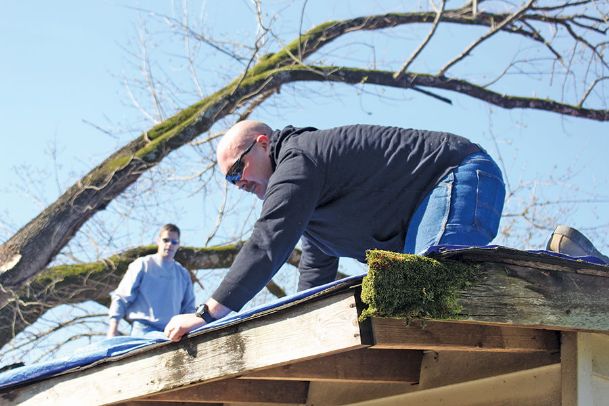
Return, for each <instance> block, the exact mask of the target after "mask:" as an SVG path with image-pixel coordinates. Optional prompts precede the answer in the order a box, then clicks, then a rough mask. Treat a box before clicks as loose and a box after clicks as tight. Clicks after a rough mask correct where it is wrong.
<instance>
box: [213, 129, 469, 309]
mask: <svg viewBox="0 0 609 406" xmlns="http://www.w3.org/2000/svg"><path fill="white" fill-rule="evenodd" d="M480 150H481V149H480V147H478V146H477V145H476V144H473V143H471V142H470V141H468V140H467V139H465V138H463V137H459V136H456V135H453V134H449V133H443V132H432V131H421V130H413V129H403V128H397V127H381V126H370V125H353V126H346V127H338V128H333V129H329V130H317V129H315V128H312V127H307V128H294V127H291V126H288V127H286V128H284V129H283V130H281V131H275V132H274V133H273V135H272V136H271V149H270V156H271V161H272V165H273V170H274V172H273V175H272V176H271V178H270V181H269V185H268V188H267V191H266V195H265V197H264V202H263V205H262V212H261V214H260V218H259V219H258V221H257V222H256V224H255V225H254V230H253V232H252V235H251V237H250V239H249V240H248V241H247V243H246V244H245V245H244V246H243V248H242V249H241V252H239V255H237V258H236V259H235V261H234V263H233V265H232V266H231V269H230V271H229V272H228V274H227V275H226V277H225V278H224V280H223V281H222V283H221V284H220V286H219V287H218V289H217V290H216V291H215V292H214V294H213V295H212V296H213V298H214V299H216V300H217V301H218V302H220V303H222V304H223V305H225V306H227V307H229V308H230V309H232V310H236V311H237V310H240V309H241V307H243V305H244V304H245V303H247V302H248V301H249V300H250V299H251V298H253V297H254V296H255V295H256V294H257V293H258V292H259V291H260V290H261V289H262V288H264V286H265V285H266V283H267V282H268V281H270V280H271V278H272V277H273V275H275V273H276V272H277V271H278V270H279V268H280V267H281V266H282V265H283V263H284V262H285V261H286V260H287V258H288V256H289V255H290V253H291V252H292V250H293V249H294V246H295V245H296V243H297V242H298V240H299V239H300V238H302V258H301V260H300V266H299V269H300V272H301V274H300V283H299V289H305V288H309V287H312V286H316V285H321V284H323V283H327V282H330V281H332V280H334V278H335V277H336V271H337V267H338V257H351V258H356V259H358V260H359V261H362V262H363V261H364V260H365V251H366V250H368V249H373V248H378V249H384V250H390V251H398V252H401V251H402V249H403V246H404V237H405V233H406V230H407V228H408V222H409V220H410V216H411V215H412V213H413V212H414V210H415V209H416V207H417V205H418V204H419V202H420V201H421V200H422V199H423V198H424V197H425V196H426V195H427V193H428V192H429V191H430V190H431V189H432V188H433V187H434V186H435V185H436V183H437V182H438V181H439V180H440V179H441V178H442V177H444V176H445V175H446V174H447V173H448V172H450V171H451V170H452V169H454V168H455V167H456V166H457V165H458V164H459V163H460V162H461V161H462V160H463V159H464V158H465V157H466V156H467V155H469V154H471V153H473V152H477V151H480Z"/></svg>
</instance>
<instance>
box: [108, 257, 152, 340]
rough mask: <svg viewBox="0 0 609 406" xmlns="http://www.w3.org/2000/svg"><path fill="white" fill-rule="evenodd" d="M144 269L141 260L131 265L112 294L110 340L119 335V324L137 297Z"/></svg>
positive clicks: (109, 313) (109, 326) (109, 324)
mask: <svg viewBox="0 0 609 406" xmlns="http://www.w3.org/2000/svg"><path fill="white" fill-rule="evenodd" d="M143 269H144V263H143V261H142V260H141V259H140V258H138V259H136V260H135V261H133V262H132V263H130V264H129V267H128V268H127V272H125V275H124V276H123V279H121V282H120V283H119V285H118V287H117V288H116V290H115V291H113V292H112V293H111V294H110V295H111V297H112V302H111V303H110V308H109V309H108V316H109V317H110V320H109V322H108V332H107V333H106V337H108V338H110V337H114V336H116V335H118V324H119V322H120V320H121V319H122V318H123V317H124V316H125V313H126V311H127V306H128V305H129V303H131V302H133V301H134V300H135V298H136V296H137V290H138V287H139V286H140V283H141V281H142V273H143V272H142V271H143Z"/></svg>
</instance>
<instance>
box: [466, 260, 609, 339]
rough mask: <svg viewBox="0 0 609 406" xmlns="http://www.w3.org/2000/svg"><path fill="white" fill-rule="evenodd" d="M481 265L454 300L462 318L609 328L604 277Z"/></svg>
mask: <svg viewBox="0 0 609 406" xmlns="http://www.w3.org/2000/svg"><path fill="white" fill-rule="evenodd" d="M483 267H484V271H483V272H482V275H481V279H480V280H479V281H478V283H476V284H474V285H473V286H471V287H469V288H467V289H466V290H465V291H463V292H462V294H461V297H460V299H459V304H460V305H461V306H462V311H461V313H462V316H463V317H464V318H465V319H467V320H472V321H477V322H490V323H509V324H512V325H517V326H527V327H541V328H555V329H558V330H579V331H591V332H604V331H606V332H609V278H607V277H599V276H594V275H588V274H582V273H579V272H575V271H572V270H565V269H561V270H559V269H555V270H551V269H545V270H540V269H536V268H530V267H525V266H520V265H513V264H501V263H491V262H489V263H484V264H483ZM605 268H606V267H605Z"/></svg>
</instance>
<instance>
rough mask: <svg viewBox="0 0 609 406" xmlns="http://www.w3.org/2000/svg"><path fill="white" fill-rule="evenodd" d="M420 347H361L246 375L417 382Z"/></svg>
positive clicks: (345, 380)
mask: <svg viewBox="0 0 609 406" xmlns="http://www.w3.org/2000/svg"><path fill="white" fill-rule="evenodd" d="M422 357H423V353H422V352H421V351H403V350H370V349H366V348H364V349H360V350H354V351H349V352H343V353H340V354H336V355H330V356H327V357H321V358H316V359H313V360H310V361H304V362H298V363H295V364H288V365H283V366H281V367H277V368H272V369H267V370H263V371H258V372H254V373H251V374H248V375H246V376H244V378H247V379H280V380H286V379H291V380H302V381H342V382H410V383H417V382H418V381H419V375H420V370H421V359H422Z"/></svg>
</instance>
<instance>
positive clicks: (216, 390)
mask: <svg viewBox="0 0 609 406" xmlns="http://www.w3.org/2000/svg"><path fill="white" fill-rule="evenodd" d="M308 391H309V384H308V382H300V381H264V380H255V381H254V380H241V379H229V380H225V381H217V382H212V383H206V384H202V385H196V386H191V387H188V388H186V389H180V390H176V391H171V392H168V393H163V394H160V395H155V396H151V397H148V398H146V399H142V400H146V401H163V402H202V403H214V402H219V403H227V402H247V403H251V402H264V403H298V404H304V403H306V401H307V393H308ZM144 406H146V405H144Z"/></svg>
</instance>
